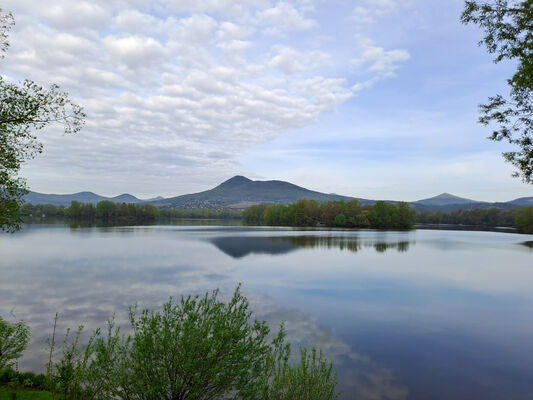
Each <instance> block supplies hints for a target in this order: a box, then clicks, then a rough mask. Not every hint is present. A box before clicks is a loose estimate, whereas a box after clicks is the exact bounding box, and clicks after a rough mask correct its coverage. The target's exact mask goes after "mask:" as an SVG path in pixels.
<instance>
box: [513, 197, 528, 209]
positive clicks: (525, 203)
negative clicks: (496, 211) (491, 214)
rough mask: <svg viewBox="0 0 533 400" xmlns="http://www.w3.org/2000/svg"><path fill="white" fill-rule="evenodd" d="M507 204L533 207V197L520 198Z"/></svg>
mask: <svg viewBox="0 0 533 400" xmlns="http://www.w3.org/2000/svg"><path fill="white" fill-rule="evenodd" d="M507 204H513V205H516V206H520V207H522V206H533V197H520V198H519V199H514V200H512V201H508V202H507Z"/></svg>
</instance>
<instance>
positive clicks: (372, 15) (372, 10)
mask: <svg viewBox="0 0 533 400" xmlns="http://www.w3.org/2000/svg"><path fill="white" fill-rule="evenodd" d="M396 7H397V0H364V1H363V2H362V4H361V5H358V6H357V7H355V8H354V9H353V11H352V19H353V20H354V21H355V22H356V23H358V24H363V25H364V24H373V23H376V22H377V20H379V19H380V18H381V17H383V16H385V15H387V14H390V13H391V12H393V11H394V10H395V9H396Z"/></svg>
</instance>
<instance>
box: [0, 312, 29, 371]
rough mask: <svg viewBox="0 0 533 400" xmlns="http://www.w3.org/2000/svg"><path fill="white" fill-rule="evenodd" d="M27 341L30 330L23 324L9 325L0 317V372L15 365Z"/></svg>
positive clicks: (19, 322)
mask: <svg viewBox="0 0 533 400" xmlns="http://www.w3.org/2000/svg"><path fill="white" fill-rule="evenodd" d="M29 340H30V330H29V328H28V326H27V325H26V324H25V323H24V322H22V321H18V322H15V323H9V322H7V321H6V320H4V319H3V318H2V317H0V370H3V369H6V368H10V367H12V366H13V365H14V364H15V363H16V361H17V360H18V359H19V358H20V357H21V356H22V353H23V352H24V350H25V349H26V346H27V345H28V341H29Z"/></svg>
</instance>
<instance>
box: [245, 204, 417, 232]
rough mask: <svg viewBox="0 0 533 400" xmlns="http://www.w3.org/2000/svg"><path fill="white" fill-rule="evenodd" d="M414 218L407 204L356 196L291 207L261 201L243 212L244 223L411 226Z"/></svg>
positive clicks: (394, 227)
mask: <svg viewBox="0 0 533 400" xmlns="http://www.w3.org/2000/svg"><path fill="white" fill-rule="evenodd" d="M415 219H416V212H415V211H414V210H412V209H410V208H409V205H408V204H407V203H404V202H398V203H396V204H392V203H388V202H385V201H377V202H376V203H375V204H374V205H373V206H370V205H367V206H363V205H362V204H361V203H359V202H358V201H357V200H355V199H354V200H350V201H348V202H345V201H343V200H341V201H329V202H327V203H318V202H316V201H314V200H298V201H297V202H296V203H293V204H290V205H288V206H284V205H281V204H272V205H264V204H260V205H254V206H251V207H249V208H248V209H247V210H246V211H245V212H244V213H243V221H244V223H245V224H248V225H269V226H276V225H278V226H280V225H281V226H317V225H319V226H320V225H324V226H328V227H339V228H344V227H346V228H376V229H411V228H412V227H413V225H414V223H415Z"/></svg>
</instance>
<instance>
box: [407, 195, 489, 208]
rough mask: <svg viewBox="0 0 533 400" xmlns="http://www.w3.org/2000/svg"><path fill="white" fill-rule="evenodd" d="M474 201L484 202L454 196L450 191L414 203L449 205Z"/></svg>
mask: <svg viewBox="0 0 533 400" xmlns="http://www.w3.org/2000/svg"><path fill="white" fill-rule="evenodd" d="M472 203H482V202H479V201H474V200H470V199H465V198H463V197H458V196H454V195H453V194H449V193H441V194H439V195H438V196H435V197H430V198H429V199H423V200H418V201H414V202H413V203H412V204H420V205H423V206H447V205H450V204H472Z"/></svg>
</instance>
